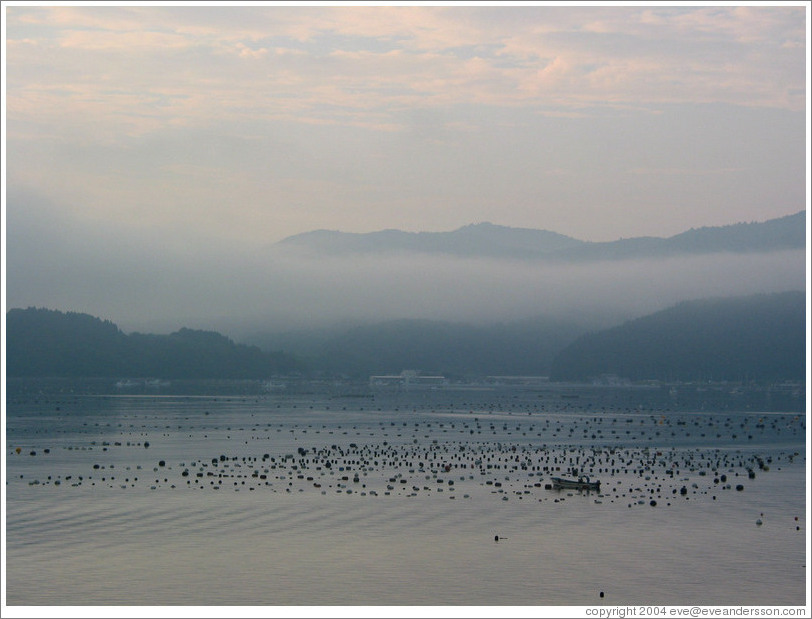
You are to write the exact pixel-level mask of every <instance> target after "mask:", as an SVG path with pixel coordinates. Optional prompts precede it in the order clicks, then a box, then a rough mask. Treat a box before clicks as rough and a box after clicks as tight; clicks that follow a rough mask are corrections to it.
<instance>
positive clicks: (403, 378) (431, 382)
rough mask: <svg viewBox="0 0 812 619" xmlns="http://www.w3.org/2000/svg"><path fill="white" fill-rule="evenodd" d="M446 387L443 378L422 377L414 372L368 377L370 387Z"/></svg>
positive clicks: (404, 371) (445, 380)
mask: <svg viewBox="0 0 812 619" xmlns="http://www.w3.org/2000/svg"><path fill="white" fill-rule="evenodd" d="M446 385H448V379H447V378H446V377H445V376H424V375H422V374H420V373H419V372H418V371H416V370H403V371H402V372H401V373H400V374H389V375H380V376H370V377H369V386H370V387H373V388H374V387H395V388H399V389H411V388H438V387H444V386H446Z"/></svg>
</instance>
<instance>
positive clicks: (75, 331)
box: [6, 308, 298, 379]
mask: <svg viewBox="0 0 812 619" xmlns="http://www.w3.org/2000/svg"><path fill="white" fill-rule="evenodd" d="M6 330H7V335H6V371H7V375H8V376H30V377H34V376H53V377H122V376H140V377H150V376H157V377H161V378H223V379H226V378H267V377H268V376H270V375H272V374H275V373H282V372H290V371H294V370H297V369H298V364H297V362H296V360H295V359H294V358H293V357H291V356H289V355H285V354H284V353H267V352H262V351H261V350H260V349H259V348H257V347H254V346H246V345H243V344H235V343H234V342H232V341H231V340H229V339H228V338H227V337H225V336H223V335H220V334H219V333H214V332H210V331H195V330H191V329H181V330H180V331H177V332H175V333H172V334H170V335H145V334H140V333H134V334H131V335H126V334H124V333H123V332H122V331H121V330H119V328H118V327H117V326H116V325H114V324H113V323H112V322H110V321H103V320H100V319H99V318H94V317H93V316H89V315H87V314H80V313H75V312H68V313H63V312H59V311H54V310H47V309H36V308H28V309H25V310H23V309H12V310H10V311H9V312H8V313H7V314H6Z"/></svg>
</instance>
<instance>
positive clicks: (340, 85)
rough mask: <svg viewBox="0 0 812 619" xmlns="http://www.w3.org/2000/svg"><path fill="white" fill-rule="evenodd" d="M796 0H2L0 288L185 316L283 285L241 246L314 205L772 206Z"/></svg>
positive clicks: (261, 302)
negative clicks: (695, 1)
mask: <svg viewBox="0 0 812 619" xmlns="http://www.w3.org/2000/svg"><path fill="white" fill-rule="evenodd" d="M52 4H53V3H52ZM808 8H809V7H808V3H804V2H797V3H789V4H785V5H777V4H769V5H767V6H757V5H751V4H746V3H738V4H726V5H724V4H723V5H721V6H720V5H718V4H717V5H714V6H707V5H691V4H687V3H685V4H683V3H673V4H671V5H668V6H663V5H655V4H651V5H649V4H644V3H640V4H633V5H631V6H622V5H617V6H613V5H601V6H581V5H578V4H573V3H565V4H563V5H548V4H531V3H516V4H514V5H511V6H504V4H503V3H496V4H494V5H476V6H474V5H465V4H456V3H455V4H453V5H451V6H442V5H432V4H430V3H405V4H404V5H397V6H396V5H388V4H386V3H383V4H380V5H377V6H373V5H368V6H349V5H341V4H338V5H335V4H334V5H332V6H325V5H316V4H313V3H307V5H296V4H291V5H282V4H281V3H273V4H262V3H255V4H246V5H243V6H235V5H234V4H228V5H227V6H216V5H206V4H200V5H194V4H183V5H180V6H171V5H169V4H162V3H155V4H153V5H146V3H131V4H129V5H128V4H111V5H109V6H100V5H99V4H98V3H96V4H94V5H92V6H79V5H72V4H70V3H65V4H60V5H58V6H44V5H38V4H35V3H19V2H18V3H15V2H8V3H4V6H3V10H4V12H5V15H4V27H5V32H4V36H5V54H4V63H5V64H4V92H3V95H4V96H3V99H4V113H5V118H4V120H5V131H4V147H5V157H4V164H5V169H4V175H5V183H4V185H5V187H6V196H5V198H4V205H3V206H4V217H5V218H6V222H5V223H6V225H5V226H4V230H6V231H7V232H4V234H5V235H6V238H5V241H6V245H7V248H6V257H5V267H6V271H7V277H6V278H4V279H5V281H7V282H8V284H7V285H5V284H4V286H6V288H5V290H4V292H5V294H6V303H7V306H8V307H25V306H29V305H36V306H45V307H51V308H53V309H62V310H65V311H68V310H71V311H86V312H88V313H92V314H94V315H101V316H102V317H104V318H107V319H112V320H114V321H116V322H120V323H123V325H124V326H129V327H132V328H135V327H142V326H147V325H158V324H161V325H162V326H165V327H167V328H169V327H170V326H181V325H180V324H179V323H180V321H187V322H192V323H194V322H195V321H196V322H197V324H199V325H205V324H213V323H215V322H216V320H215V318H216V317H218V316H219V317H223V316H226V315H231V316H234V315H235V312H237V311H238V308H237V307H236V306H235V304H236V303H237V302H238V301H237V300H239V302H240V303H241V309H240V311H244V313H246V315H247V313H252V314H253V315H255V316H260V315H262V314H263V313H267V312H268V311H271V309H270V308H271V305H269V303H270V299H274V298H276V299H278V298H279V297H280V296H281V295H288V296H289V295H291V294H293V293H294V288H291V287H290V286H287V287H286V284H291V282H295V283H296V286H295V292H296V294H299V295H303V298H305V297H307V294H305V293H302V291H301V289H302V288H303V285H302V284H301V282H300V281H299V280H301V278H302V277H305V276H310V277H311V278H315V279H313V281H314V282H315V281H316V280H319V278H320V277H321V276H322V275H323V273H324V271H323V270H319V268H316V267H313V266H312V265H311V266H308V267H307V268H306V269H304V270H303V269H298V270H297V269H292V270H290V269H289V270H285V268H284V266H285V265H280V264H279V262H278V261H277V262H275V263H273V264H269V263H268V261H269V260H271V259H270V258H267V254H266V252H267V251H268V250H269V248H272V246H273V244H274V243H276V242H278V241H279V240H281V239H283V238H285V237H287V236H290V235H294V234H298V233H302V232H306V231H309V230H314V229H331V230H342V231H347V232H370V231H375V230H382V229H387V228H397V229H401V230H407V231H445V230H453V229H456V228H459V227H461V226H464V225H467V224H471V223H479V222H484V221H488V222H492V223H495V224H500V225H504V226H512V227H524V228H538V229H546V230H552V231H555V232H558V233H561V234H566V235H569V236H572V237H575V238H578V239H581V240H586V241H609V240H615V239H619V238H628V237H634V236H662V237H666V236H671V235H674V234H678V233H680V232H683V231H685V230H688V229H690V228H692V227H701V226H718V225H726V224H732V223H737V222H742V221H765V220H767V219H771V218H775V217H781V216H784V215H788V214H791V213H796V212H798V211H800V210H804V209H805V208H807V203H808V196H807V185H806V179H807V161H806V156H807V149H808V128H807V126H806V122H805V121H806V116H807V113H808V83H807V69H806V65H805V63H806V59H807V57H808V53H809V49H808V44H809V34H808V29H809V26H808ZM323 266H324V265H322V267H323ZM468 266H470V265H468ZM345 267H346V268H347V269H348V268H350V265H345ZM367 267H368V268H373V269H376V272H380V267H378V266H372V265H367ZM336 268H337V267H336ZM352 268H355V269H357V268H358V265H352ZM420 268H423V269H427V270H428V271H432V268H431V267H426V265H422V266H421V267H420ZM460 268H461V267H460ZM466 268H467V267H466ZM500 268H501V267H500ZM770 268H772V267H770ZM792 268H794V269H796V271H797V268H798V267H797V265H794V266H793V267H792ZM328 270H329V269H328ZM361 271H364V269H363V268H361ZM796 271H793V274H792V275H791V276H790V275H788V276H787V278H788V279H790V280H792V281H795V280H794V279H793V277H795V276H796V275H797V273H796ZM344 272H345V273H346V269H345V271H344ZM364 272H365V273H366V271H364ZM465 272H466V273H468V271H465ZM759 272H762V271H759ZM271 274H272V275H273V276H272V277H271ZM461 274H462V271H454V269H451V271H450V274H449V275H448V278H449V279H450V280H451V281H456V279H457V278H459V277H461V276H462V275H461ZM514 275H515V274H514ZM784 275H787V274H786V273H784ZM380 277H381V278H382V279H386V276H385V275H381V276H380ZM494 277H497V275H495V274H494ZM511 277H513V275H511ZM775 277H777V276H776V274H775V273H774V272H773V271H769V275H768V276H767V278H768V280H769V279H775ZM509 279H510V278H509ZM235 280H238V281H240V282H243V283H244V285H245V286H246V287H248V286H253V287H254V290H258V289H262V295H263V296H262V297H261V298H260V297H257V296H251V294H249V293H248V292H247V288H246V291H245V292H244V293H239V294H238V293H237V292H236V291H235V290H232V288H230V287H233V286H234V285H235V283H234V281H235ZM334 281H335V274H334V276H333V277H327V278H326V282H321V284H320V285H328V284H329V283H330V282H334ZM433 285H434V286H435V287H438V286H441V285H442V284H439V283H434V284H433ZM517 285H518V284H517ZM535 285H537V286H542V285H543V284H542V282H541V280H538V279H537V280H536V284H535ZM315 286H316V284H315V283H314V284H313V287H311V289H310V292H309V293H308V294H310V299H311V301H312V300H314V299H317V300H318V302H319V303H322V304H324V303H329V301H326V300H325V299H324V297H323V296H319V294H318V292H319V291H318V290H316V288H315ZM191 287H193V288H194V290H192V288H191ZM744 288H746V289H750V288H758V286H756V285H755V284H754V285H753V286H750V287H749V288H748V287H747V286H744ZM207 289H208V290H209V294H208V295H207V294H206V290H207ZM531 289H532V287H531ZM218 290H231V292H230V293H228V295H226V296H227V297H228V298H227V299H225V300H224V299H223V298H222V295H221V294H219V293H218V292H217V291H218ZM241 290H242V289H241ZM212 291H214V292H212ZM214 297H217V299H216V302H215V299H214ZM508 297H510V295H508ZM461 298H462V299H463V301H461V302H462V303H464V299H465V298H466V297H465V295H461ZM215 305H216V306H217V309H216V310H215V309H214V306H215ZM205 306H209V307H210V309H207V310H206V311H204V310H203V308H204V307H205ZM287 306H289V309H288V310H286V311H288V313H289V314H290V315H296V314H297V313H300V312H299V311H297V310H296V309H294V307H295V306H296V303H294V302H292V301H290V300H289V302H288V303H287ZM287 306H286V307H287ZM526 309H527V311H529V308H526ZM249 310H250V312H249ZM348 311H349V310H348ZM424 313H426V312H424ZM428 313H431V312H428ZM434 313H435V314H438V315H439V314H442V312H434ZM521 313H522V312H521V311H518V310H514V311H513V312H512V314H511V315H514V314H521ZM449 315H450V314H449Z"/></svg>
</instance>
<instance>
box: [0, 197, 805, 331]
mask: <svg viewBox="0 0 812 619" xmlns="http://www.w3.org/2000/svg"><path fill="white" fill-rule="evenodd" d="M48 214H50V215H53V216H54V217H61V216H60V215H58V214H57V213H56V211H55V210H53V209H46V210H44V211H43V210H39V211H38V210H37V209H34V210H32V211H30V212H26V211H24V210H20V211H14V212H11V213H9V220H10V221H9V231H8V264H7V305H8V307H9V308H13V307H29V306H36V307H47V308H49V309H58V310H61V311H77V312H85V313H89V314H92V315H94V316H98V317H100V318H104V319H108V320H112V321H113V322H115V323H116V324H118V325H119V327H121V328H122V329H123V330H125V331H127V332H130V331H145V332H157V333H161V332H170V331H173V330H176V329H179V328H181V327H190V328H200V329H212V330H218V331H221V332H224V333H225V334H227V335H229V336H232V337H240V336H241V335H243V334H248V333H251V332H256V331H258V330H262V331H266V332H269V331H278V332H281V331H286V330H296V329H307V328H316V327H324V326H330V325H333V324H336V323H342V322H353V323H363V322H378V321H385V320H390V319H400V318H423V319H432V320H445V321H459V322H470V323H478V324H483V323H491V322H508V321H513V320H520V319H523V318H529V317H535V316H539V315H545V316H548V317H551V318H567V319H570V320H573V321H579V322H582V323H583V324H585V325H587V326H589V327H594V328H600V327H606V326H611V325H614V324H617V323H619V322H622V321H624V320H627V319H629V318H634V317H638V316H641V315H645V314H647V313H651V312H653V311H657V310H660V309H664V308H666V307H668V306H670V305H673V304H674V303H677V302H679V301H682V300H689V299H697V298H703V297H707V296H736V295H748V294H755V293H771V292H782V291H786V290H800V289H804V287H805V270H804V269H805V267H804V265H805V258H806V256H805V252H804V251H803V250H786V251H776V252H770V253H750V254H734V253H716V254H709V255H705V256H681V257H672V258H667V259H656V260H617V261H603V262H582V263H577V264H565V263H555V264H553V263H545V262H541V261H530V260H527V261H523V260H509V259H496V258H494V259H484V258H463V257H453V256H444V255H428V254H416V253H401V254H381V255H362V256H357V255H355V256H340V257H336V256H329V257H327V256H319V255H316V254H308V253H306V252H304V251H302V250H299V249H296V248H290V247H283V246H274V245H267V246H265V247H255V246H234V245H230V244H227V243H225V242H223V241H218V240H210V241H209V240H202V239H190V238H184V237H181V236H173V235H168V234H165V233H164V234H162V233H157V234H156V233H155V232H154V231H149V230H140V231H139V230H135V231H126V234H125V231H122V230H111V229H106V228H104V227H102V226H84V227H83V226H80V225H78V223H77V222H76V221H72V222H71V221H68V220H67V219H64V221H63V222H62V223H64V225H60V226H54V223H53V221H47V222H46V221H43V219H42V218H43V217H44V216H45V215H48ZM55 229H59V230H60V232H59V233H58V234H57V233H55V232H54V230H55Z"/></svg>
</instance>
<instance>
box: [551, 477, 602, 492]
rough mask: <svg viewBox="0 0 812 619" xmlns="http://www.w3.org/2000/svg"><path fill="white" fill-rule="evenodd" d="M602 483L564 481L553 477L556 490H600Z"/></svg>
mask: <svg viewBox="0 0 812 619" xmlns="http://www.w3.org/2000/svg"><path fill="white" fill-rule="evenodd" d="M600 488H601V482H599V481H584V480H575V479H562V478H560V477H553V489H555V490H565V489H567V490H595V491H597V490H600Z"/></svg>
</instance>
